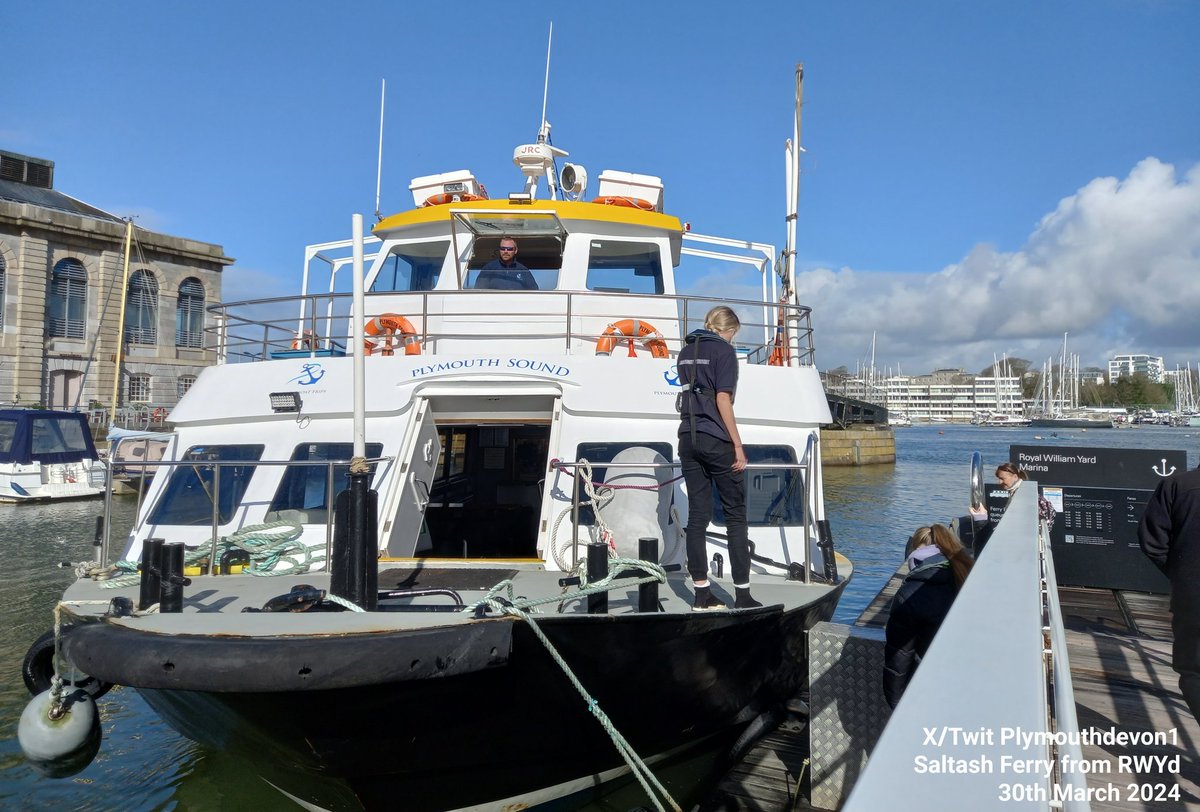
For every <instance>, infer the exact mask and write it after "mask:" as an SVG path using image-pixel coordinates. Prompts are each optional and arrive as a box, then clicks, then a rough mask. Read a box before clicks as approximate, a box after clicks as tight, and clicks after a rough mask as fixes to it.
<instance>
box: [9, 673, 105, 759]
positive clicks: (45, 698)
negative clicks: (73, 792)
mask: <svg viewBox="0 0 1200 812" xmlns="http://www.w3.org/2000/svg"><path fill="white" fill-rule="evenodd" d="M54 707H55V705H54V699H53V691H43V692H42V693H40V694H38V695H37V696H35V697H34V698H33V699H31V700H29V704H28V705H26V706H25V710H24V711H22V713H21V721H20V723H18V725H17V740H18V741H19V742H20V744H21V752H22V753H24V754H25V758H26V759H27V760H28V761H29V763H30V764H31V765H33V767H34V769H36V770H37V771H38V772H40V773H41V774H42V775H44V776H47V777H48V778H67V777H69V776H72V775H75V773H77V772H79V771H80V770H82V769H83V768H85V767H87V765H89V764H91V763H92V759H94V758H95V757H96V753H98V752H100V714H99V713H98V712H97V711H96V703H95V702H94V701H93V700H92V697H91V696H89V695H88V693H87V691H84V690H83V689H81V688H77V689H75V690H73V691H70V692H69V693H67V694H66V696H65V697H64V698H63V710H62V713H61V714H58V715H57V717H58V718H54V717H55V714H54V713H53V711H54Z"/></svg>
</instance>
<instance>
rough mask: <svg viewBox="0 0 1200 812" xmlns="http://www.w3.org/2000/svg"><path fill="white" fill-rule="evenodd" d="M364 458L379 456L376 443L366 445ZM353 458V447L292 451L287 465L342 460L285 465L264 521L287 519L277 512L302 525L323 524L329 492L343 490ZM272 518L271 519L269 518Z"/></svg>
mask: <svg viewBox="0 0 1200 812" xmlns="http://www.w3.org/2000/svg"><path fill="white" fill-rule="evenodd" d="M366 452H367V457H368V458H375V457H379V455H381V454H382V453H383V446H382V445H381V444H380V443H367V446H366ZM353 455H354V444H353V443H304V444H302V445H298V446H296V448H295V449H294V450H293V451H292V457H291V462H304V463H331V462H335V461H337V460H346V462H341V463H339V464H337V465H333V466H330V465H289V466H288V467H287V468H286V469H285V470H284V473H283V478H282V479H281V480H280V482H279V488H278V490H276V491H275V497H274V498H273V499H272V500H271V506H270V508H269V509H268V514H267V519H268V521H272V520H277V519H283V518H287V516H285V515H281V511H285V510H286V511H296V512H297V513H298V514H299V516H298V517H297V516H296V515H295V514H293V515H292V518H299V520H300V522H301V523H302V524H324V523H325V521H326V519H327V518H328V516H329V508H330V505H329V491H330V489H332V491H333V493H334V494H335V495H336V494H337V493H338V492H340V491H343V490H345V489H346V487H347V481H348V480H347V478H348V477H349V475H350V463H349V460H350V458H351V457H352V456H353ZM374 475H375V463H371V476H374ZM272 517H274V518H272Z"/></svg>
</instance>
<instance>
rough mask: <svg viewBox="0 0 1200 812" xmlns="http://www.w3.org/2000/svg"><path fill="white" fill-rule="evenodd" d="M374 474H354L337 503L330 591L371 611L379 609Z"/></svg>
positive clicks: (376, 498)
mask: <svg viewBox="0 0 1200 812" xmlns="http://www.w3.org/2000/svg"><path fill="white" fill-rule="evenodd" d="M370 479H371V474H370V472H366V473H361V474H350V487H349V488H347V489H346V490H344V491H342V492H341V493H339V494H338V495H337V499H336V501H335V503H334V522H335V526H334V533H333V560H332V561H331V562H330V572H329V592H330V593H331V594H333V595H337V596H338V597H339V598H343V599H344V600H348V601H350V602H351V603H353V604H354V605H356V606H359V607H361V608H362V609H364V610H366V611H368V612H374V611H375V610H376V609H377V608H378V607H379V548H378V542H377V541H376V539H377V538H378V534H377V533H376V529H375V528H376V519H375V515H376V505H377V504H378V494H377V493H376V492H375V491H373V490H371V489H370V487H369V485H370Z"/></svg>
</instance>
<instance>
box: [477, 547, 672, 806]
mask: <svg viewBox="0 0 1200 812" xmlns="http://www.w3.org/2000/svg"><path fill="white" fill-rule="evenodd" d="M609 567H610V570H609V573H608V575H606V576H605V577H603V578H601V579H599V580H597V581H594V582H592V583H590V584H587V583H582V582H581V584H580V587H579V589H578V590H576V591H575V592H573V593H572V594H571V595H569V596H567V597H566V598H564V597H563V596H562V595H555V596H552V597H549V598H524V597H520V598H519V597H516V596H515V595H514V593H513V582H512V579H505V580H503V581H501V582H500V583H498V584H496V585H495V586H494V587H492V588H491V589H489V590H488V592H487V594H486V595H484V597H483V598H482V599H480V600H479V601H477V602H476V603H474V604H473V605H471V606H469V607H467V609H466V611H468V612H474V611H475V610H476V609H477V608H479V607H487V608H489V609H492V610H494V611H496V612H499V613H501V614H505V615H510V616H512V617H515V618H517V619H518V620H523V621H525V622H526V623H528V624H529V628H530V629H531V630H532V631H533V633H534V635H536V636H537V638H538V640H540V641H541V642H542V645H544V646H545V647H546V650H547V651H548V652H549V653H550V656H551V657H552V658H553V660H554V662H555V663H557V664H558V667H559V668H560V669H562V672H563V673H564V674H566V676H567V679H568V680H570V682H571V684H572V685H573V686H575V690H576V691H578V692H579V695H580V696H581V697H583V700H584V702H585V703H586V704H587V709H588V711H589V712H590V713H591V714H592V715H593V716H595V717H596V720H597V721H598V722H599V723H600V726H601V727H602V728H604V732H605V733H607V734H608V736H609V738H610V739H611V740H612V742H613V746H614V747H616V748H617V752H618V753H620V754H621V758H623V759H625V763H626V764H628V765H629V770H630V772H632V773H633V774H634V776H635V777H636V778H637V780H638V783H640V784H641V785H642V789H644V790H645V791H646V795H647V797H649V798H650V800H651V801H653V802H654V807H655V808H656V809H657V810H658V811H659V812H665V810H664V808H663V805H662V803H661V801H660V796H661V798H663V799H665V800H666V801H667V803H668V804H670V807H671V809H673V810H674V811H675V812H682V810H681V808H680V806H679V804H678V803H676V801H675V799H674V798H672V797H671V793H669V792H668V791H667V789H666V787H664V786H663V785H662V783H661V782H659V780H658V779H657V778H655V776H654V773H653V772H651V770H650V768H649V767H648V766H647V765H646V762H645V761H643V760H642V758H641V756H639V755H638V754H637V752H636V751H635V750H634V749H633V746H632V745H630V744H629V742H628V741H627V740H626V739H625V737H624V736H623V735H621V732H620V731H619V730H617V728H616V726H615V725H613V723H612V720H611V719H610V718H609V717H608V714H607V713H605V712H604V710H603V709H602V708H601V707H600V703H599V702H597V701H596V699H595V698H594V697H592V696H591V694H589V693H588V692H587V689H586V688H584V687H583V683H581V682H580V681H579V678H578V677H577V676H575V673H574V672H573V671H572V670H571V667H570V666H569V665H567V662H566V660H564V659H563V658H562V655H561V654H559V653H558V650H557V649H556V648H555V647H554V644H553V643H551V642H550V638H548V637H547V636H546V634H545V632H543V631H542V630H541V628H540V627H539V626H538V624H537V622H536V621H535V620H534V619H533V614H532V613H531V612H529V611H526V610H528V609H534V608H535V607H537V606H541V605H544V604H547V603H559V602H562V601H563V600H571V599H575V598H582V597H586V596H588V595H593V594H598V593H600V592H607V591H608V590H610V589H614V588H616V587H617V586H618V585H617V584H614V583H613V582H614V581H616V580H617V579H618V578H619V577H620V576H621V575H622V574H623V572H624V570H625V569H626V568H632V569H639V570H642V571H643V572H645V573H646V575H645V576H643V577H640V578H634V579H628V578H621V583H620V584H619V586H621V587H627V586H630V585H633V584H648V583H653V582H657V583H660V584H665V583H666V582H667V573H666V570H664V569H663V568H662V567H661V566H659V565H658V564H652V563H650V562H648V561H641V560H638V559H630V558H613V559H610V560H609ZM501 592H507V593H508V597H507V599H505V598H501V597H499V596H500V593H501ZM652 785H653V788H651V787H652Z"/></svg>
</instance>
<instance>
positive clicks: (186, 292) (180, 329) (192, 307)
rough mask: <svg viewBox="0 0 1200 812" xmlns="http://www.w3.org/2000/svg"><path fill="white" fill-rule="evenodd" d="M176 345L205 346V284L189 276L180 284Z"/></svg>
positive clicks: (195, 347) (201, 347) (176, 311)
mask: <svg viewBox="0 0 1200 812" xmlns="http://www.w3.org/2000/svg"><path fill="white" fill-rule="evenodd" d="M175 346H176V347H187V348H191V349H203V348H204V285H203V284H201V283H200V280H199V279H196V278H195V277H189V278H187V279H185V280H183V282H182V283H180V285H179V298H178V303H177V304H176V306H175Z"/></svg>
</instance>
